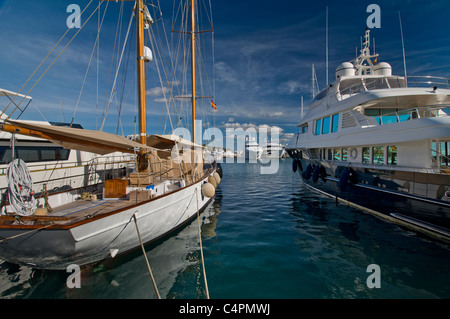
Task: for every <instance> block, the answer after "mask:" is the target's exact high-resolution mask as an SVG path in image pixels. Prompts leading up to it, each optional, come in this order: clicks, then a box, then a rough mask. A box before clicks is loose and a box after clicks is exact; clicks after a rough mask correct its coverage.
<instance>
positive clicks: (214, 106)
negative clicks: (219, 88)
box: [211, 100, 217, 110]
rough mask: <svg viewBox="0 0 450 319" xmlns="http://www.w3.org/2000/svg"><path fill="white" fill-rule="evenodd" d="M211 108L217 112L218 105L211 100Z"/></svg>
mask: <svg viewBox="0 0 450 319" xmlns="http://www.w3.org/2000/svg"><path fill="white" fill-rule="evenodd" d="M211 106H212V108H213V109H214V110H217V106H216V103H214V102H213V100H211Z"/></svg>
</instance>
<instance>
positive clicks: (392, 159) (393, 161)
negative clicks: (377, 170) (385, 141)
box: [387, 146, 397, 165]
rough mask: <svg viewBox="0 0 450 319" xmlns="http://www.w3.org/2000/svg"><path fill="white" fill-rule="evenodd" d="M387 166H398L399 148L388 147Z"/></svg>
mask: <svg viewBox="0 0 450 319" xmlns="http://www.w3.org/2000/svg"><path fill="white" fill-rule="evenodd" d="M387 164H388V165H397V146H388V147H387Z"/></svg>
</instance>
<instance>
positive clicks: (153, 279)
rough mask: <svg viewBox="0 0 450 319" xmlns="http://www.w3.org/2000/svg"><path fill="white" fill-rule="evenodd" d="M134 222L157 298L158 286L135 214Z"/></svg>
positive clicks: (159, 297)
mask: <svg viewBox="0 0 450 319" xmlns="http://www.w3.org/2000/svg"><path fill="white" fill-rule="evenodd" d="M133 219H134V224H135V225H136V231H137V234H138V237H139V242H140V243H141V248H142V252H143V253H144V258H145V261H146V263H147V268H148V273H149V274H150V277H151V278H152V283H153V288H155V292H156V295H157V296H158V299H161V296H160V295H159V291H158V287H157V286H156V282H155V278H154V277H153V273H152V268H151V267H150V263H149V262H148V259H147V254H146V252H145V248H144V243H143V242H142V238H141V233H140V232H139V228H138V224H137V219H136V214H133Z"/></svg>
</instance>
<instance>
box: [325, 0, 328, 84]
mask: <svg viewBox="0 0 450 319" xmlns="http://www.w3.org/2000/svg"><path fill="white" fill-rule="evenodd" d="M325 29H326V36H325V38H326V40H325V42H326V49H325V51H326V52H325V56H326V63H325V64H326V73H327V74H326V83H327V86H328V6H327V9H326V27H325Z"/></svg>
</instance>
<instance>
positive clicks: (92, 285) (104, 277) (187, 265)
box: [0, 187, 222, 299]
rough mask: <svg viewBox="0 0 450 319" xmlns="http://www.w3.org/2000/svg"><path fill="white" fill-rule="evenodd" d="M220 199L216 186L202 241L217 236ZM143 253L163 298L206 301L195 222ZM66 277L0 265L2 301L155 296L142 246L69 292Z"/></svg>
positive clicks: (86, 274)
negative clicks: (8, 299) (10, 299)
mask: <svg viewBox="0 0 450 319" xmlns="http://www.w3.org/2000/svg"><path fill="white" fill-rule="evenodd" d="M221 199H222V193H221V190H220V187H219V188H218V190H217V195H216V198H215V201H213V202H212V203H211V204H210V205H209V206H208V207H207V208H206V209H205V210H204V211H203V212H202V213H201V214H200V222H201V231H202V237H203V238H211V237H214V236H215V228H216V223H217V218H218V215H219V214H220V212H221ZM136 240H138V239H137V238H136ZM146 252H147V258H148V260H149V262H150V265H151V268H152V272H153V275H154V278H155V281H156V284H157V288H158V290H159V293H160V295H161V298H164V299H165V298H204V297H205V290H204V284H203V283H204V280H203V277H202V276H203V273H202V269H201V260H200V247H199V236H198V220H197V219H195V220H193V221H192V222H191V223H190V224H188V225H187V226H186V227H184V228H183V229H181V230H179V231H177V232H176V233H174V234H172V235H171V236H170V237H168V238H165V239H164V240H160V241H158V242H155V243H152V244H150V245H147V246H146ZM207 274H208V273H207ZM69 275H70V273H66V272H64V271H42V270H34V269H32V268H30V267H25V266H17V265H13V264H10V263H7V262H3V263H1V264H0V297H1V298H24V299H27V298H30V299H31V298H48V299H59V298H83V299H95V298H102V299H104V298H108V299H109V298H110V299H127V298H133V299H141V298H145V299H149V298H157V295H156V293H155V290H154V288H153V284H152V281H151V277H150V275H149V272H148V268H147V264H146V262H145V258H144V256H143V253H142V250H141V249H140V248H139V249H136V250H135V251H133V252H130V253H127V254H125V255H119V256H116V258H114V259H108V260H106V261H104V262H102V263H100V264H97V265H95V266H90V267H85V268H83V269H82V270H81V288H79V289H77V288H72V289H70V288H67V285H66V281H67V278H68V276H69Z"/></svg>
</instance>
